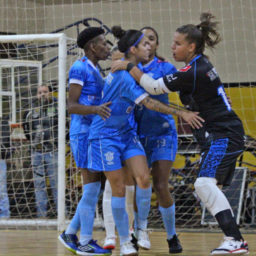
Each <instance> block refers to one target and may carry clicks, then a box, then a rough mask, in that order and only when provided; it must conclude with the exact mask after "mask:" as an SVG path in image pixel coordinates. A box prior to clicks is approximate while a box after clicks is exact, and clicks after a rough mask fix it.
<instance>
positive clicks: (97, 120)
mask: <svg viewBox="0 0 256 256" xmlns="http://www.w3.org/2000/svg"><path fill="white" fill-rule="evenodd" d="M147 96H148V93H147V92H146V91H145V90H144V89H143V88H141V87H140V86H139V85H138V84H137V83H136V82H135V80H134V79H133V78H132V77H131V75H130V74H129V73H128V72H127V71H117V72H115V73H113V74H112V73H110V74H109V75H108V76H107V78H106V82H105V85H104V88H103V98H102V101H101V104H103V103H105V102H108V101H111V102H112V103H111V105H110V106H109V108H111V116H110V117H109V118H108V119H106V120H105V121H104V120H102V118H101V117H100V116H95V117H94V118H93V121H92V124H91V126H90V134H89V139H98V138H108V137H112V136H119V135H121V134H125V133H127V132H130V131H133V132H134V134H136V128H137V125H136V123H135V121H134V107H135V105H136V104H139V103H140V102H141V101H142V100H143V99H144V98H145V97H147Z"/></svg>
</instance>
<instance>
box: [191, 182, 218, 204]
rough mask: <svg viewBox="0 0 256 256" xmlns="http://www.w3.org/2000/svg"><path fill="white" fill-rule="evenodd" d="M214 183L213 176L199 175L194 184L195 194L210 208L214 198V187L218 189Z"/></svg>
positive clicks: (215, 194)
mask: <svg viewBox="0 0 256 256" xmlns="http://www.w3.org/2000/svg"><path fill="white" fill-rule="evenodd" d="M216 183H217V181H216V179H214V178H208V177H200V178H197V179H196V182H195V184H194V187H195V191H196V193H197V195H198V196H199V198H200V199H201V201H202V202H203V203H204V204H205V205H206V207H207V208H211V207H212V206H213V204H214V202H215V200H216V196H217V190H216V189H218V188H217V186H216Z"/></svg>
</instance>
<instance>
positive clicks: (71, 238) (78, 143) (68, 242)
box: [58, 133, 88, 253]
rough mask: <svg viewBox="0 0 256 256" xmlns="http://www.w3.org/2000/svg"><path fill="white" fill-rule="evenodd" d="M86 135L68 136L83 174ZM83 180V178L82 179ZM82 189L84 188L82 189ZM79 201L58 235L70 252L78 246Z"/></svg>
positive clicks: (74, 250)
mask: <svg viewBox="0 0 256 256" xmlns="http://www.w3.org/2000/svg"><path fill="white" fill-rule="evenodd" d="M87 137H88V134H86V133H85V134H80V135H73V136H70V147H71V150H72V154H73V157H74V159H75V162H76V166H77V167H78V168H79V171H80V172H81V174H82V176H83V172H84V171H85V168H86V164H87V162H86V161H87V157H86V156H87ZM83 180H84V179H83ZM83 191H84V190H83ZM80 204H81V200H80V201H79V203H78V205H77V208H76V212H75V215H74V216H73V218H72V220H71V222H70V224H69V225H68V227H67V229H66V230H65V231H63V233H62V234H61V235H59V237H58V239H59V241H60V242H61V243H62V244H63V245H64V246H65V247H66V248H67V249H68V250H69V251H71V252H73V253H75V252H76V250H77V247H78V237H77V235H76V234H77V232H78V230H79V229H80V214H79V205H80Z"/></svg>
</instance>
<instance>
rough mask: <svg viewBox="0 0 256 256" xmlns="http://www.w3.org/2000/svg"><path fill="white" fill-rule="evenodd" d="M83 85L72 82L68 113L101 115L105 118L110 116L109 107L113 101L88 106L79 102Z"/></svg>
mask: <svg viewBox="0 0 256 256" xmlns="http://www.w3.org/2000/svg"><path fill="white" fill-rule="evenodd" d="M81 91H82V86H81V85H80V84H70V87H69V96H68V113H69V114H78V115H90V114H97V115H100V116H101V118H102V119H103V120H105V119H106V118H108V117H110V112H111V109H110V108H109V107H108V106H109V105H110V104H111V102H106V103H104V104H102V105H99V106H88V105H82V104H79V98H80V95H81Z"/></svg>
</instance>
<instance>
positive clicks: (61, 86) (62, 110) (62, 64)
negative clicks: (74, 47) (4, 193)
mask: <svg viewBox="0 0 256 256" xmlns="http://www.w3.org/2000/svg"><path fill="white" fill-rule="evenodd" d="M38 42H41V43H42V42H48V43H56V44H57V45H58V46H57V48H58V52H57V58H58V64H57V69H58V75H57V77H56V78H54V79H57V81H58V86H57V88H58V186H57V188H58V197H57V198H58V208H57V213H58V214H57V223H56V221H52V220H25V219H15V220H12V219H10V220H9V219H4V220H0V225H7V226H8V225H13V224H14V225H15V226H17V225H18V226H26V225H45V224H46V226H49V225H50V226H51V225H55V226H56V224H57V226H58V229H59V230H61V229H63V228H64V225H65V162H66V159H65V154H66V152H65V146H66V141H65V138H66V136H65V134H66V131H65V126H66V70H67V38H66V35H65V34H64V33H60V34H28V35H6V36H0V43H1V44H3V45H6V44H8V43H12V44H16V45H21V44H24V45H26V44H27V43H33V44H35V43H38ZM28 49H29V48H28ZM5 51H6V52H7V55H8V49H5ZM16 56H17V57H18V58H22V57H21V56H20V55H19V54H18V53H17V54H16ZM17 66H19V67H25V66H27V67H37V69H38V70H37V72H38V74H39V75H38V80H37V84H38V85H42V72H43V71H42V65H41V63H40V64H39V62H38V61H28V60H26V59H25V60H22V59H18V60H17V59H15V58H14V59H1V60H0V68H1V82H0V85H1V92H0V95H1V103H2V96H11V104H10V106H11V107H10V109H11V110H12V117H11V120H12V122H13V123H15V122H16V97H15V95H16V93H15V90H16V89H17V88H15V80H16V79H17V77H15V74H14V71H13V67H17ZM7 67H10V68H11V78H10V79H11V81H12V82H11V84H12V86H11V91H10V92H5V91H3V90H2V85H3V82H4V81H3V80H4V79H2V78H3V76H2V75H4V74H3V71H2V69H3V68H7ZM7 80H8V79H7ZM6 87H8V85H6ZM7 111H8V110H7ZM1 112H2V104H1ZM1 114H2V113H1ZM19 118H20V117H19ZM21 121H22V120H19V122H21ZM46 222H47V223H46Z"/></svg>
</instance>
